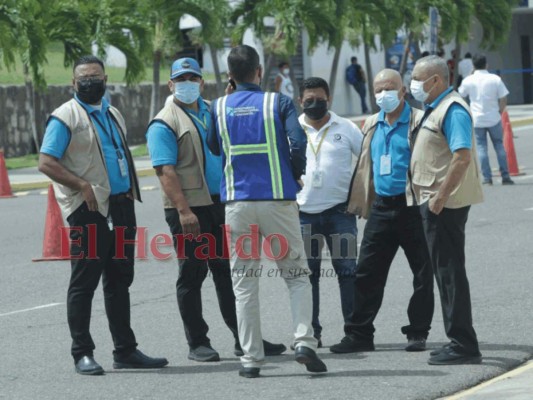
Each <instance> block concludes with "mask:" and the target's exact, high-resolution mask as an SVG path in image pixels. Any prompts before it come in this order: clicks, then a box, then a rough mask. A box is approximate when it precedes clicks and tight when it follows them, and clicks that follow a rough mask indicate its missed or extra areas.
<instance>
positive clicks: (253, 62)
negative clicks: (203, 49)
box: [228, 44, 259, 82]
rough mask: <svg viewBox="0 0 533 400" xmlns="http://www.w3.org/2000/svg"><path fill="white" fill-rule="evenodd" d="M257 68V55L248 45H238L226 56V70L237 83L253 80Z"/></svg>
mask: <svg viewBox="0 0 533 400" xmlns="http://www.w3.org/2000/svg"><path fill="white" fill-rule="evenodd" d="M257 68H259V54H257V51H256V50H255V49H254V48H253V47H251V46H248V45H245V44H243V45H240V46H237V47H234V48H233V49H231V51H230V52H229V55H228V69H229V72H230V74H231V75H232V77H233V79H234V80H236V81H237V82H247V81H251V80H253V78H254V76H255V71H256V70H257Z"/></svg>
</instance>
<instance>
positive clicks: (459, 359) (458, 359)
mask: <svg viewBox="0 0 533 400" xmlns="http://www.w3.org/2000/svg"><path fill="white" fill-rule="evenodd" d="M428 364H429V365H461V364H481V353H479V352H478V353H476V354H467V353H461V352H459V351H457V350H456V349H454V348H453V347H444V348H443V349H442V350H441V351H440V352H439V353H438V354H436V355H434V356H432V357H430V359H429V360H428Z"/></svg>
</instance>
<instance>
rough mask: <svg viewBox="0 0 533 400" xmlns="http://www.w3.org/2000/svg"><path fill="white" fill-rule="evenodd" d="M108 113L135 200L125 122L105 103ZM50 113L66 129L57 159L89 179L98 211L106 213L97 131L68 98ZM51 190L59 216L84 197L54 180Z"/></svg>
mask: <svg viewBox="0 0 533 400" xmlns="http://www.w3.org/2000/svg"><path fill="white" fill-rule="evenodd" d="M109 114H110V116H111V118H112V120H113V121H114V122H115V126H116V127H117V128H118V133H119V136H120V140H121V142H122V147H123V148H124V152H125V156H126V161H127V162H128V167H129V171H130V184H131V190H132V193H133V196H134V198H135V199H137V200H139V201H140V199H141V197H140V192H139V183H138V180H137V174H136V172H135V166H134V164H133V159H132V157H131V153H130V151H129V148H128V144H127V143H126V123H125V122H124V118H122V115H121V114H120V112H119V111H118V110H117V109H116V108H114V107H111V106H110V107H109ZM52 117H55V118H57V119H58V120H60V121H61V122H63V123H64V124H65V125H66V126H67V128H68V129H69V131H70V143H69V145H68V147H67V149H66V150H65V154H63V157H62V158H61V159H60V160H59V163H60V164H61V165H62V166H63V167H65V168H66V169H67V170H69V171H70V172H71V173H73V174H74V175H76V176H78V177H79V178H81V179H83V180H85V181H87V182H89V183H90V184H91V186H92V188H93V192H94V195H95V197H96V201H97V202H98V211H99V212H100V214H102V215H103V216H107V215H108V213H109V195H110V193H111V186H110V184H109V178H108V174H107V166H106V163H105V158H104V154H103V151H102V143H101V141H100V136H99V135H98V131H97V129H96V127H95V126H94V123H93V121H92V120H91V117H90V116H89V113H88V112H87V110H85V108H83V106H82V105H81V104H80V103H78V102H77V101H76V99H72V100H70V101H67V102H66V103H64V104H63V105H61V106H60V107H59V108H57V109H55V110H54V112H53V113H52ZM53 185H54V191H55V196H56V199H57V202H58V204H59V207H60V208H61V212H62V213H63V216H64V217H65V218H66V217H68V216H69V215H70V214H72V213H73V212H74V211H75V210H76V209H77V208H78V207H79V206H81V205H82V204H83V202H84V201H85V200H84V199H83V195H82V193H81V192H80V191H78V190H74V189H71V188H69V187H67V186H65V185H62V184H60V183H57V182H54V183H53Z"/></svg>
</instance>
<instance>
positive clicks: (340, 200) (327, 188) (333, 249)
mask: <svg viewBox="0 0 533 400" xmlns="http://www.w3.org/2000/svg"><path fill="white" fill-rule="evenodd" d="M300 93H301V98H300V104H301V106H302V109H303V114H302V115H300V117H299V121H300V125H301V126H302V128H303V129H304V131H305V132H306V135H307V141H308V145H307V154H306V156H307V167H306V174H305V175H303V176H302V181H303V189H302V190H301V191H300V192H299V193H298V199H297V201H298V205H299V206H300V224H301V228H302V235H303V238H304V243H305V251H306V255H307V263H308V266H309V269H310V270H311V272H312V275H311V284H312V287H313V330H314V336H315V337H316V338H317V339H318V343H319V347H321V345H322V342H321V332H322V326H321V325H320V322H319V318H318V316H319V305H320V295H319V280H320V277H321V276H322V275H323V274H322V272H324V270H321V268H320V265H321V254H322V248H323V245H324V240H325V242H326V244H327V245H328V248H329V251H330V254H331V263H332V264H333V268H334V270H335V273H336V275H337V279H338V282H339V288H340V295H341V308H342V315H343V317H344V319H345V320H346V318H348V317H349V316H350V314H351V313H352V311H353V301H354V277H355V269H356V256H357V224H356V219H355V215H353V214H348V213H347V211H346V207H347V201H348V198H349V197H348V196H349V192H350V188H351V179H352V175H353V171H354V165H355V161H356V159H357V158H358V157H359V154H360V151H361V143H362V140H363V135H362V133H361V131H360V130H359V128H358V127H357V126H356V125H355V124H354V123H353V122H351V121H350V120H348V119H345V118H341V117H339V116H338V115H336V114H335V113H334V112H332V111H328V106H329V105H330V104H331V100H332V99H331V98H330V94H329V86H328V84H327V82H326V81H325V80H324V79H322V78H308V79H306V80H305V81H304V82H303V84H302V88H301V90H300ZM326 276H329V275H327V274H326Z"/></svg>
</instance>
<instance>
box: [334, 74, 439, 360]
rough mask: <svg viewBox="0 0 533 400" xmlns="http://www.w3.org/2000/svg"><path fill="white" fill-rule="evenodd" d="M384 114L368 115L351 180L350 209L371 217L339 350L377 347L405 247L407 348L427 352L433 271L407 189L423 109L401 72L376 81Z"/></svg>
mask: <svg viewBox="0 0 533 400" xmlns="http://www.w3.org/2000/svg"><path fill="white" fill-rule="evenodd" d="M374 93H375V95H376V103H377V105H378V106H379V107H380V108H381V112H379V113H377V114H374V115H372V116H371V117H369V118H368V119H367V120H366V122H365V126H364V127H363V132H364V135H365V136H364V140H363V148H362V150H361V156H360V158H359V162H358V164H357V172H356V175H355V177H354V180H353V184H352V186H353V187H352V192H351V196H350V202H349V205H348V211H350V212H354V213H356V214H359V215H361V216H362V217H363V218H367V219H368V221H367V223H366V225H365V232H364V236H363V241H362V242H361V253H360V256H359V263H358V264H359V265H358V267H357V273H356V275H355V282H354V294H355V296H354V312H353V313H352V315H351V316H350V318H348V319H347V321H346V323H345V325H344V332H345V337H344V338H343V339H342V341H341V342H340V343H338V344H335V345H333V346H331V347H330V350H331V351H332V352H333V353H352V352H359V351H372V350H374V331H375V328H374V320H375V318H376V316H377V314H378V312H379V309H380V307H381V303H382V301H383V295H384V292H385V285H386V283H387V276H388V274H389V269H390V267H391V264H392V261H393V260H394V257H395V255H396V253H397V251H398V249H399V248H400V247H401V248H402V249H403V251H404V253H405V256H406V257H407V260H408V261H409V267H410V268H411V271H412V272H413V294H412V296H411V300H410V301H409V306H408V308H407V315H408V318H409V324H408V325H406V326H403V327H402V329H401V330H402V333H403V334H405V335H406V336H407V346H406V347H405V350H406V351H423V350H425V349H426V339H427V336H428V333H429V330H430V327H431V320H432V318H433V309H434V295H433V272H432V268H431V262H430V260H429V255H428V251H427V248H426V246H425V240H424V231H423V228H422V219H421V217H420V211H419V209H418V207H417V206H410V207H408V206H407V201H406V196H405V186H406V181H407V169H408V167H409V160H410V159H411V149H410V147H409V141H408V137H409V135H410V134H411V132H412V130H413V128H414V127H415V126H416V124H417V123H418V122H419V121H420V117H421V116H422V111H420V110H417V109H413V108H411V107H410V106H409V104H407V102H406V101H405V87H404V86H403V83H402V77H401V76H400V74H399V73H398V72H397V71H394V70H392V69H385V70H383V71H381V72H379V73H378V74H377V75H376V77H375V79H374Z"/></svg>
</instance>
